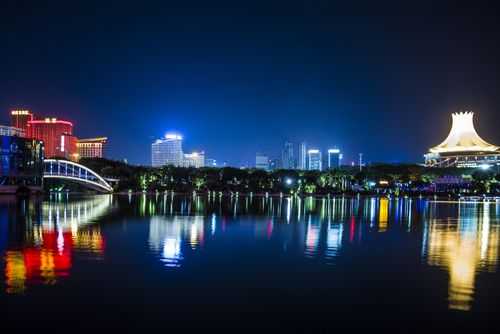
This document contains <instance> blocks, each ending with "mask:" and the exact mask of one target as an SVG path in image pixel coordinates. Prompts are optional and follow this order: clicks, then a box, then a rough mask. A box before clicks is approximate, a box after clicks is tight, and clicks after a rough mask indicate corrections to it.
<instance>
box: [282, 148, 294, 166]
mask: <svg viewBox="0 0 500 334" xmlns="http://www.w3.org/2000/svg"><path fill="white" fill-rule="evenodd" d="M293 151H294V149H293V143H290V142H285V147H284V148H283V151H282V152H281V166H282V167H283V169H295V168H296V163H295V155H294V152H293Z"/></svg>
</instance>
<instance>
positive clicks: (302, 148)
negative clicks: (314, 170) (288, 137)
mask: <svg viewBox="0 0 500 334" xmlns="http://www.w3.org/2000/svg"><path fill="white" fill-rule="evenodd" d="M298 158H299V159H298V164H297V168H298V169H301V170H306V169H307V144H306V143H305V142H302V143H300V145H299V157H298Z"/></svg>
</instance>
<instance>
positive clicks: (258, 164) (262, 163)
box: [255, 153, 269, 171]
mask: <svg viewBox="0 0 500 334" xmlns="http://www.w3.org/2000/svg"><path fill="white" fill-rule="evenodd" d="M255 168H257V169H263V170H265V171H268V170H269V157H268V156H267V155H265V154H261V153H257V154H256V155H255Z"/></svg>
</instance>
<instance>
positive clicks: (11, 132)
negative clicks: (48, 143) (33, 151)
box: [0, 125, 26, 137]
mask: <svg viewBox="0 0 500 334" xmlns="http://www.w3.org/2000/svg"><path fill="white" fill-rule="evenodd" d="M0 136H9V137H26V132H25V131H24V130H23V129H21V128H15V127H13V126H5V125H0Z"/></svg>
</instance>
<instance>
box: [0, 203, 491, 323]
mask: <svg viewBox="0 0 500 334" xmlns="http://www.w3.org/2000/svg"><path fill="white" fill-rule="evenodd" d="M499 218H500V203H498V204H497V203H463V202H462V203H458V202H432V201H426V200H416V199H413V200H410V199H399V200H397V199H392V200H388V199H376V198H354V199H350V198H335V199H333V198H330V199H328V198H316V199H315V198H306V199H302V200H300V199H290V198H282V199H281V198H262V197H253V198H250V197H239V198H237V197H233V198H230V197H225V198H222V199H221V198H219V197H215V198H214V197H206V196H204V197H184V196H170V195H168V196H163V195H158V196H154V195H152V196H146V195H143V196H117V195H114V196H111V195H99V196H93V197H71V196H70V197H67V196H53V197H50V198H45V199H40V200H29V201H28V200H16V199H15V198H10V197H0V253H1V263H0V274H1V275H2V280H1V283H0V305H1V307H2V313H1V316H0V317H1V319H2V324H3V327H4V328H16V329H27V328H29V329H32V330H33V331H35V330H36V331H39V330H41V329H58V330H64V329H67V330H69V329H88V330H102V329H105V328H112V329H117V328H120V329H126V330H129V331H134V332H137V331H138V330H139V329H146V328H155V327H161V328H164V329H167V330H168V329H171V330H174V332H177V331H178V330H179V329H183V330H185V329H197V330H209V329H212V328H221V329H233V328H242V327H243V328H250V329H255V330H259V331H262V330H264V331H272V332H280V331H287V332H317V331H324V332H332V331H334V330H339V329H345V328H348V329H359V328H366V329H371V330H387V329H389V330H391V331H397V332H420V331H422V330H428V329H436V328H440V329H443V330H447V329H471V330H472V329H478V328H484V329H489V330H490V331H491V330H492V329H494V328H495V327H499V325H498V316H499V315H500V308H499V306H500V275H499V272H498V265H499V258H498V252H499V247H500V246H499V238H500V221H499Z"/></svg>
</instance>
